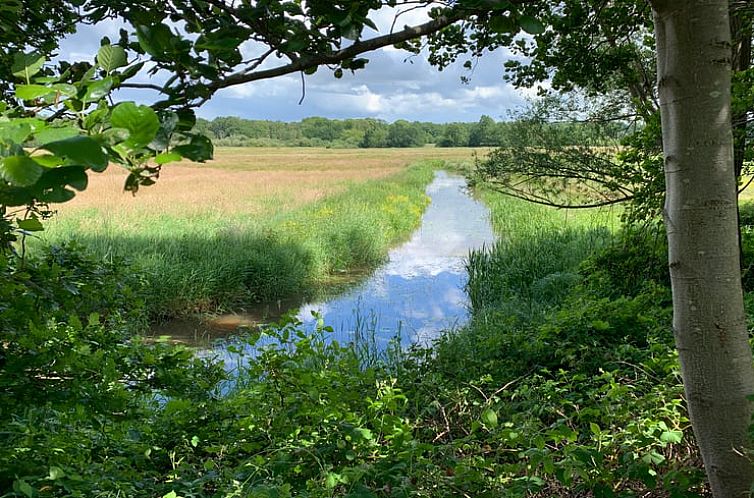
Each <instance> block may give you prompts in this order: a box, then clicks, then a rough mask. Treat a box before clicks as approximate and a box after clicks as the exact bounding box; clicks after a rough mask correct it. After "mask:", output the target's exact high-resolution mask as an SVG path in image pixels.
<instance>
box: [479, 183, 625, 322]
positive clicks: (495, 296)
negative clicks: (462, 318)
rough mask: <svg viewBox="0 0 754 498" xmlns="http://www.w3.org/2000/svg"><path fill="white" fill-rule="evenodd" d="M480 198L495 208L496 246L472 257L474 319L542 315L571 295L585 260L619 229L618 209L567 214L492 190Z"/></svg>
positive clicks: (493, 222) (493, 217) (480, 193)
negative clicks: (490, 315) (492, 315)
mask: <svg viewBox="0 0 754 498" xmlns="http://www.w3.org/2000/svg"><path fill="white" fill-rule="evenodd" d="M478 194H479V195H480V196H481V198H482V199H483V200H484V202H485V203H486V204H487V205H488V206H489V207H490V212H491V221H492V224H493V227H494V229H495V231H496V232H497V233H498V234H499V239H498V241H497V243H496V244H495V245H494V246H492V247H489V248H485V249H483V250H480V251H474V252H472V253H471V254H470V255H469V259H468V263H467V271H468V272H469V283H468V286H467V291H468V292H469V298H470V302H471V307H472V314H473V316H474V317H475V318H477V317H483V316H484V315H485V313H486V312H487V311H488V310H491V309H494V310H496V311H497V312H500V310H501V309H505V310H506V312H507V313H508V314H510V315H523V316H531V315H535V314H542V313H544V312H546V311H547V310H548V309H550V308H551V307H553V306H556V305H558V304H560V302H561V301H562V300H563V299H564V298H565V297H566V296H567V295H568V294H569V293H570V291H571V288H572V286H573V285H574V284H575V283H576V282H577V281H578V275H577V270H578V267H579V265H580V264H581V262H582V261H584V260H585V259H586V258H587V257H588V256H590V255H591V254H593V253H595V252H596V251H597V250H599V249H600V248H602V247H604V245H605V244H607V243H608V241H609V240H610V234H611V233H612V231H614V230H616V229H617V228H618V227H619V218H620V212H619V210H617V209H603V210H581V211H564V210H556V209H552V208H547V207H544V206H538V205H534V204H531V203H526V202H523V201H520V200H518V199H513V198H510V197H507V196H504V195H501V194H499V193H496V192H494V191H491V190H485V189H483V188H482V189H480V190H479V191H478Z"/></svg>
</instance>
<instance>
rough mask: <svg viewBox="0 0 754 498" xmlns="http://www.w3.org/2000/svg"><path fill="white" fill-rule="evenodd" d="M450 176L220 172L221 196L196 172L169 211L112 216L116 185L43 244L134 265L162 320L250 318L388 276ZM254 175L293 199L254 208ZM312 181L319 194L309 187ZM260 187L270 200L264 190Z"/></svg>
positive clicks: (58, 223) (264, 200)
mask: <svg viewBox="0 0 754 498" xmlns="http://www.w3.org/2000/svg"><path fill="white" fill-rule="evenodd" d="M440 164H441V163H439V162H424V163H422V164H420V165H416V166H414V167H410V168H403V169H395V170H390V169H386V168H378V169H372V170H371V171H367V172H363V171H362V172H355V171H350V172H349V171H345V172H343V171H340V170H332V171H331V172H330V173H329V174H327V173H322V172H314V171H300V172H299V171H293V172H291V171H285V172H283V171H278V172H266V171H265V172H261V173H258V172H247V171H241V172H230V171H220V175H219V176H220V177H221V178H222V181H221V182H220V183H219V184H218V183H212V182H211V181H210V184H205V183H202V182H203V180H205V179H210V180H211V179H212V178H214V180H217V177H216V176H213V175H215V173H214V172H211V174H209V175H205V176H204V177H202V178H199V177H193V175H198V174H199V173H198V172H197V171H196V169H195V168H189V171H186V172H181V173H179V174H177V175H176V177H175V178H176V181H179V180H180V181H179V184H180V183H182V184H184V185H185V187H186V188H187V189H193V191H194V193H192V194H190V195H189V194H187V195H185V196H184V197H183V198H180V197H181V193H180V192H178V193H177V194H175V193H173V194H171V196H172V197H169V199H168V200H166V199H165V198H160V195H159V192H157V193H153V192H152V191H150V190H149V189H145V192H149V195H150V196H151V197H150V198H149V199H147V200H146V201H145V202H144V203H143V204H140V205H138V204H137V205H134V206H133V207H129V206H123V205H122V204H118V203H119V202H126V201H124V200H122V199H119V200H118V201H116V204H114V205H107V198H108V197H107V193H102V190H107V188H110V189H111V190H112V185H110V186H107V185H105V186H103V187H102V188H101V189H100V191H99V192H98V191H97V190H96V189H94V192H93V195H94V197H97V196H100V197H101V200H102V202H98V201H97V200H96V199H95V200H92V199H86V198H85V199H82V200H79V204H78V205H71V206H70V207H69V206H66V210H63V211H62V213H61V214H60V216H59V217H58V219H56V220H55V221H54V222H53V223H51V226H50V227H49V229H48V230H47V232H46V233H45V234H44V237H43V240H42V241H43V242H45V243H51V244H57V243H60V242H64V241H67V240H71V239H75V240H77V241H78V242H81V243H82V244H84V245H85V246H86V247H88V248H89V249H90V250H92V251H93V252H94V253H95V254H97V255H98V256H99V257H102V258H111V257H125V258H126V259H128V260H130V261H132V262H133V263H134V265H135V267H134V268H135V270H134V271H136V272H139V273H140V274H142V275H143V278H144V279H145V280H146V281H147V282H146V283H147V285H146V287H147V288H148V289H149V295H148V303H147V304H148V307H149V310H150V313H151V315H152V317H153V318H158V319H159V318H168V317H172V316H177V315H182V314H187V313H192V312H203V311H222V310H228V309H242V308H243V304H245V303H255V302H263V301H270V300H275V299H279V298H283V297H286V296H291V295H307V294H311V293H314V292H316V290H317V288H319V287H322V286H324V285H326V284H327V283H328V281H329V280H331V279H334V278H336V277H337V276H338V275H341V274H342V273H344V272H347V271H351V270H354V269H363V268H371V267H373V266H375V265H377V264H378V263H379V262H381V261H382V260H383V258H384V257H385V256H386V254H387V251H388V249H389V247H390V246H391V245H393V244H395V243H397V242H398V241H400V240H402V239H404V238H405V237H407V236H408V235H409V234H410V232H411V231H412V230H413V229H414V228H415V227H416V226H417V225H418V223H419V221H420V219H421V214H422V212H423V210H424V207H425V206H426V205H427V203H428V198H427V196H426V195H425V193H424V189H425V187H426V185H427V183H429V181H430V180H431V178H432V176H433V170H434V168H436V167H439V166H440ZM357 173H358V174H357ZM250 174H261V175H267V176H269V175H270V174H274V175H275V176H277V177H279V178H278V179H277V180H276V182H277V187H278V188H279V189H280V192H282V194H280V195H278V194H277V193H275V192H274V191H273V192H272V193H271V194H268V195H262V196H261V198H259V199H250V200H248V201H247V202H246V203H244V202H243V201H244V194H243V189H244V187H243V185H240V184H241V183H242V182H244V181H249V182H251V181H252V179H250V178H240V177H238V176H234V175H242V176H243V175H250ZM301 175H304V176H308V177H315V176H316V178H317V182H315V183H314V184H312V183H309V184H306V185H304V186H303V187H301V185H299V184H298V183H297V182H298V178H299V177H300V176H301ZM353 178H358V179H359V181H358V182H357V181H355V180H353ZM349 179H350V180H349ZM257 180H258V179H257ZM328 181H329V182H331V183H332V184H328ZM261 184H262V185H267V186H269V184H264V183H263V182H262V183H261ZM113 185H114V183H113ZM158 185H160V183H159V182H158ZM253 185H254V186H253V187H250V188H260V182H259V181H257V182H253ZM155 187H156V186H155ZM174 187H176V184H175V183H174V184H173V185H172V186H171V185H167V186H166V188H174ZM202 188H206V189H207V194H206V196H207V197H210V198H224V197H223V193H224V194H225V195H226V196H229V197H233V198H235V199H236V200H237V201H238V205H237V206H235V209H234V206H233V204H232V203H228V202H227V200H226V202H225V204H220V205H218V206H212V205H211V203H210V204H208V203H207V201H206V199H205V197H203V194H202V191H203V190H202ZM247 194H249V195H251V193H249V192H247ZM141 195H142V194H141V193H139V196H141ZM137 200H138V196H137ZM170 200H172V201H173V204H169V201H170ZM103 205H104V206H105V207H103ZM37 245H39V244H37Z"/></svg>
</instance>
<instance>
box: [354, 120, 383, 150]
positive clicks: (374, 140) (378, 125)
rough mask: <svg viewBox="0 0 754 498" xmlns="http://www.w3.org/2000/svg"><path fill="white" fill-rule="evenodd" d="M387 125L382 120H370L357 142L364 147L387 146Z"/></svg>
mask: <svg viewBox="0 0 754 498" xmlns="http://www.w3.org/2000/svg"><path fill="white" fill-rule="evenodd" d="M387 135H388V125H387V124H386V123H385V122H384V121H378V120H371V121H370V123H369V127H368V128H367V129H366V131H365V132H364V137H363V138H362V139H361V141H360V142H359V147H363V148H365V149H372V148H379V147H387V146H388V144H387Z"/></svg>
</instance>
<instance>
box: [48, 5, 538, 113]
mask: <svg viewBox="0 0 754 498" xmlns="http://www.w3.org/2000/svg"><path fill="white" fill-rule="evenodd" d="M393 15H394V12H391V11H389V10H385V11H381V12H379V13H377V16H376V21H377V25H378V27H379V28H380V31H381V32H382V33H384V32H387V31H388V30H389V26H390V23H391V21H392V17H393ZM424 19H426V17H425V14H423V13H422V12H411V13H408V14H406V15H405V16H404V17H401V23H403V24H416V23H419V22H422V21H423V20H424ZM118 28H119V25H118V24H116V23H115V22H104V23H101V24H99V25H97V26H82V27H81V28H80V29H79V32H78V33H76V34H75V35H72V36H70V37H69V38H67V39H66V40H64V41H63V43H62V45H61V54H60V55H61V57H63V58H71V59H74V58H75V59H79V60H81V59H92V58H93V56H94V54H95V53H96V50H97V48H98V47H99V40H100V39H101V38H102V36H108V35H109V36H110V37H111V38H112V39H117V38H118V35H117V33H118ZM245 50H247V51H248V52H249V53H251V52H253V51H254V50H255V47H253V46H246V47H245ZM409 55H410V54H408V53H406V52H403V51H399V50H395V49H393V48H392V47H389V48H386V49H382V50H379V51H377V52H374V53H371V54H368V55H366V57H367V58H369V59H370V62H369V64H367V66H366V68H365V69H362V70H359V71H357V72H356V73H354V74H351V73H350V72H347V73H346V74H345V75H344V76H343V78H342V79H339V80H338V79H336V78H334V77H333V76H332V73H331V72H330V71H328V70H327V69H326V68H323V69H320V70H319V71H318V72H317V73H316V74H314V75H311V76H307V77H306V98H305V99H304V101H303V102H302V103H301V104H300V105H299V100H300V99H301V95H302V93H301V92H302V85H301V77H300V75H298V74H295V75H289V76H284V77H280V78H276V79H272V80H262V81H257V82H253V83H248V84H245V85H241V86H238V87H234V88H229V89H225V90H222V91H221V92H219V93H218V94H217V95H216V96H215V97H214V98H213V99H212V100H211V101H209V102H208V103H206V104H205V105H204V106H203V107H202V108H201V109H199V110H198V114H199V115H200V116H202V117H204V118H208V119H211V118H214V117H216V116H239V117H243V118H250V119H271V120H281V121H298V120H300V119H302V118H305V117H308V116H323V117H327V118H362V117H372V118H380V119H384V120H387V121H394V120H396V119H408V120H412V121H413V120H416V121H433V122H438V123H442V122H451V121H477V120H478V119H479V117H480V116H481V115H482V114H487V115H489V116H492V117H493V118H494V119H496V120H502V119H506V118H507V116H508V113H509V111H510V110H514V109H516V108H518V107H520V106H522V105H523V104H524V103H525V99H526V97H527V95H533V93H534V92H533V91H526V92H522V91H520V90H516V89H514V88H513V87H512V86H510V85H509V84H507V83H506V82H505V81H503V63H504V62H505V60H506V58H507V57H508V54H507V52H506V51H504V50H498V51H496V52H494V53H489V54H487V55H486V56H484V57H482V58H481V59H480V60H479V61H478V64H477V65H476V67H475V69H474V71H473V72H469V71H468V70H466V69H464V68H463V67H462V65H461V63H457V64H455V65H453V66H451V67H448V68H446V69H445V70H443V71H438V70H437V69H436V68H434V67H432V66H430V65H429V64H428V63H427V62H426V59H425V58H423V57H422V56H421V55H420V56H415V57H410V58H408V56H409ZM461 76H466V77H469V78H470V82H469V83H462V81H461ZM119 98H122V99H124V100H137V101H146V100H149V98H150V96H149V95H148V93H145V92H143V91H133V92H123V93H122V94H121V95H119Z"/></svg>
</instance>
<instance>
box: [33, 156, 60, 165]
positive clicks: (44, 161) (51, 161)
mask: <svg viewBox="0 0 754 498" xmlns="http://www.w3.org/2000/svg"><path fill="white" fill-rule="evenodd" d="M34 160H35V161H36V162H38V163H39V164H41V165H42V166H44V167H45V168H57V167H58V166H60V165H61V164H63V163H65V161H64V160H63V159H62V158H60V157H58V156H53V155H52V154H42V155H35V156H34Z"/></svg>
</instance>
